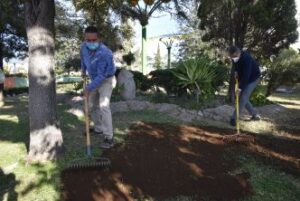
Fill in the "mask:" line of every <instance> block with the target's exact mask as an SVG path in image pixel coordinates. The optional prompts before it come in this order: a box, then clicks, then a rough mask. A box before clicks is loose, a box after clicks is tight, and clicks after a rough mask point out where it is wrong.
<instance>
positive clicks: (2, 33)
mask: <svg viewBox="0 0 300 201" xmlns="http://www.w3.org/2000/svg"><path fill="white" fill-rule="evenodd" d="M0 12H1V14H0V49H1V50H0V51H1V54H0V68H2V60H3V58H5V59H10V58H13V57H21V58H22V57H24V56H26V51H27V42H26V30H25V26H24V23H25V22H24V21H25V20H24V6H23V4H22V3H20V1H11V0H1V2H0Z"/></svg>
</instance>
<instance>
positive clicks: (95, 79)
mask: <svg viewBox="0 0 300 201" xmlns="http://www.w3.org/2000/svg"><path fill="white" fill-rule="evenodd" d="M80 57H81V70H82V72H86V71H87V72H88V75H89V77H90V78H91V83H89V84H88V85H87V87H86V89H87V90H88V91H89V92H91V91H93V90H95V89H96V88H97V87H99V86H100V85H101V83H102V82H103V81H104V80H105V79H106V78H109V77H111V76H113V75H114V74H115V72H116V67H115V64H114V61H113V54H112V51H111V50H110V49H109V48H108V47H106V46H105V45H104V44H102V43H100V44H99V47H98V48H97V49H96V50H95V51H90V50H89V49H88V48H87V46H86V44H85V43H83V44H82V45H81V49H80Z"/></svg>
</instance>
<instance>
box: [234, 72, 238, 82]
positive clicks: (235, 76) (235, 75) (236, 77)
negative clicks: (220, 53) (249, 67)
mask: <svg viewBox="0 0 300 201" xmlns="http://www.w3.org/2000/svg"><path fill="white" fill-rule="evenodd" d="M234 78H235V79H236V80H238V79H239V74H238V73H237V72H234Z"/></svg>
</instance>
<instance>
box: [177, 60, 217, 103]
mask: <svg viewBox="0 0 300 201" xmlns="http://www.w3.org/2000/svg"><path fill="white" fill-rule="evenodd" d="M214 65H215V63H214V62H212V61H211V60H210V59H208V58H206V57H201V58H196V59H188V60H186V61H183V62H180V63H179V64H178V66H177V68H175V69H174V70H173V71H172V72H173V74H174V75H175V77H176V78H177V79H178V84H179V85H181V86H183V87H189V88H194V89H195V92H196V93H195V94H196V100H197V102H199V96H200V95H201V91H202V87H203V88H204V87H207V88H211V86H212V83H213V81H214V79H215V78H216V77H217V75H216V73H215V71H214V68H213V67H214Z"/></svg>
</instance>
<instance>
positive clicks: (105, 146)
mask: <svg viewBox="0 0 300 201" xmlns="http://www.w3.org/2000/svg"><path fill="white" fill-rule="evenodd" d="M113 146H114V140H113V139H108V138H105V139H104V140H103V142H102V143H101V145H100V148H102V149H109V148H112V147H113Z"/></svg>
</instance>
